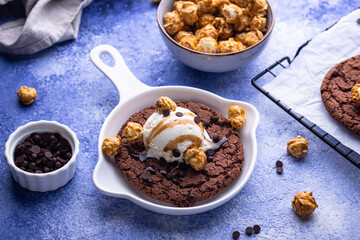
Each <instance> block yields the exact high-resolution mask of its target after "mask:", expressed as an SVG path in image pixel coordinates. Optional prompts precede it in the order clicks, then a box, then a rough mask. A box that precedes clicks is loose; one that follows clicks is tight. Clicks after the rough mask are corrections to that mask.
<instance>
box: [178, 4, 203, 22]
mask: <svg viewBox="0 0 360 240" xmlns="http://www.w3.org/2000/svg"><path fill="white" fill-rule="evenodd" d="M179 13H180V16H181V18H182V20H183V21H184V22H185V23H186V24H188V25H190V26H192V25H194V24H195V23H196V22H197V21H198V20H199V17H198V6H197V5H196V4H195V3H193V2H189V1H186V2H183V3H182V7H181V9H180V11H179Z"/></svg>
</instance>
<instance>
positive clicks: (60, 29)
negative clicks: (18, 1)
mask: <svg viewBox="0 0 360 240" xmlns="http://www.w3.org/2000/svg"><path fill="white" fill-rule="evenodd" d="M10 1H12V0H0V5H4V4H6V3H7V2H10ZM91 1H92V0H22V2H23V5H24V8H25V15H26V18H22V19H18V20H15V21H11V22H7V23H4V24H2V25H0V52H2V53H8V54H32V53H36V52H38V51H41V50H43V49H45V48H48V47H50V46H52V45H53V44H55V43H58V42H63V41H66V40H70V39H75V38H76V37H77V35H78V32H79V25H80V19H81V14H82V9H83V8H84V7H86V6H87V5H89V4H90V3H91Z"/></svg>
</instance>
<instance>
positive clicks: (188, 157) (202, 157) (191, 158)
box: [184, 148, 207, 171]
mask: <svg viewBox="0 0 360 240" xmlns="http://www.w3.org/2000/svg"><path fill="white" fill-rule="evenodd" d="M184 158H185V161H187V162H188V163H189V164H190V166H191V167H192V168H193V169H194V170H196V171H199V170H201V169H204V167H205V165H206V163H207V161H206V154H205V153H204V151H203V150H202V148H198V149H196V148H190V149H188V150H187V151H186V152H185V156H184Z"/></svg>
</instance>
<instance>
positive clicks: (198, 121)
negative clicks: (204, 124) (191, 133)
mask: <svg viewBox="0 0 360 240" xmlns="http://www.w3.org/2000/svg"><path fill="white" fill-rule="evenodd" d="M194 121H195V123H196V124H199V123H200V122H201V120H200V118H199V117H197V116H196V117H194Z"/></svg>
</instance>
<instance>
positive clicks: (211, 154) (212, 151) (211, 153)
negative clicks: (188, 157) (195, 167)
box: [206, 148, 215, 156]
mask: <svg viewBox="0 0 360 240" xmlns="http://www.w3.org/2000/svg"><path fill="white" fill-rule="evenodd" d="M214 154H215V151H214V149H211V148H210V149H209V150H207V151H206V155H208V156H214Z"/></svg>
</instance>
